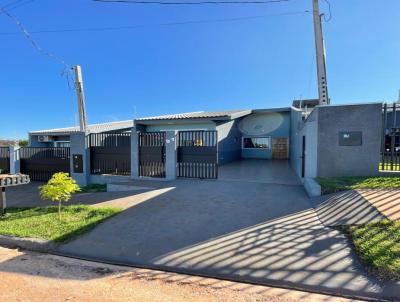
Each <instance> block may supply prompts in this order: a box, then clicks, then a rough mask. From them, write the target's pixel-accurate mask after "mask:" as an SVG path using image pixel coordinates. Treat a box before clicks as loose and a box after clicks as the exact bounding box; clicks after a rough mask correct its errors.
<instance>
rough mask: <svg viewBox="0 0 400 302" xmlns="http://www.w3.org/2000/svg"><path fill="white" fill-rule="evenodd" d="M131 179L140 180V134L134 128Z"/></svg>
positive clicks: (132, 134)
mask: <svg viewBox="0 0 400 302" xmlns="http://www.w3.org/2000/svg"><path fill="white" fill-rule="evenodd" d="M131 177H132V179H138V178H139V132H138V129H137V128H134V130H132V133H131Z"/></svg>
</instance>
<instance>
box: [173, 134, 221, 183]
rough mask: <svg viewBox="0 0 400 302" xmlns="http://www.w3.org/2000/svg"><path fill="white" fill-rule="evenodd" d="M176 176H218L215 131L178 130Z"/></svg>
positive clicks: (215, 177)
mask: <svg viewBox="0 0 400 302" xmlns="http://www.w3.org/2000/svg"><path fill="white" fill-rule="evenodd" d="M177 146H178V176H179V177H188V178H203V179H217V178H218V137H217V131H179V132H178V138H177Z"/></svg>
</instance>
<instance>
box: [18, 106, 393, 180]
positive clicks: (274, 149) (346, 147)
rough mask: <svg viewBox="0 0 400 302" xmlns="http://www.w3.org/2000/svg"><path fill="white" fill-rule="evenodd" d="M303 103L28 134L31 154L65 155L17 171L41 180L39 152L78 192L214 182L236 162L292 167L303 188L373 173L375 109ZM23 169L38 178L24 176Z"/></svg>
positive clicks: (377, 153) (377, 132) (377, 139)
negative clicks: (122, 184)
mask: <svg viewBox="0 0 400 302" xmlns="http://www.w3.org/2000/svg"><path fill="white" fill-rule="evenodd" d="M305 104H306V102H297V103H295V104H294V105H298V107H300V108H297V106H291V107H283V108H265V109H239V110H224V111H213V112H203V111H201V112H189V113H181V114H171V115H161V116H153V117H145V118H138V119H135V120H131V121H121V122H113V123H106V124H97V125H90V126H89V129H88V131H87V133H82V132H80V131H79V129H78V127H71V128H61V129H50V130H42V131H32V132H30V133H29V140H30V146H31V147H54V146H56V147H57V146H58V147H60V146H70V148H69V149H68V150H67V151H68V152H67V153H65V154H64V153H62V154H58V151H57V150H54V152H53V151H49V152H47V151H46V152H44V151H43V152H41V151H40V150H39V151H38V150H24V149H21V152H20V155H21V157H20V158H21V171H22V170H23V169H25V170H24V171H22V172H24V173H26V174H29V175H35V173H36V174H37V175H39V176H40V175H43V171H42V170H40V169H47V170H48V167H49V166H46V165H44V164H40V165H37V164H36V161H37V159H38V158H39V155H38V152H39V153H40V152H41V153H40V156H41V157H44V158H46V160H47V159H48V157H51V158H50V159H48V160H49V162H51V163H52V164H51V165H52V166H51V167H52V168H54V169H59V168H57V167H56V166H55V165H54V163H53V159H52V158H58V159H59V161H60V165H59V166H60V169H61V167H62V169H63V171H64V170H68V171H70V173H71V175H72V176H73V177H74V178H75V179H76V180H77V181H78V182H79V183H80V184H83V185H84V184H87V183H100V182H107V181H108V180H110V181H115V178H114V180H112V179H111V178H110V177H111V176H110V175H112V176H115V175H118V176H121V177H125V178H126V177H128V178H132V179H158V180H160V179H164V180H171V179H175V178H177V177H184V178H188V177H189V178H199V179H217V178H218V167H220V166H223V165H229V163H231V162H234V161H239V160H242V161H241V163H242V164H244V165H248V164H251V163H250V161H245V160H253V161H252V162H253V163H254V162H255V161H254V159H257V160H265V161H263V162H262V164H260V166H259V167H258V166H257V165H255V166H254V164H253V167H256V168H257V169H258V168H259V169H260V171H256V173H254V175H258V174H259V173H262V169H264V168H265V167H266V166H270V167H271V165H269V164H266V165H265V163H266V162H267V161H275V160H276V161H278V160H279V162H280V163H283V162H286V163H284V166H285V167H286V166H287V167H289V166H290V167H292V169H293V171H294V172H295V173H296V174H297V175H298V176H299V178H300V179H301V180H302V181H305V180H306V179H311V178H314V177H318V176H321V177H336V176H370V175H377V174H378V173H379V167H380V166H381V164H380V163H382V154H381V147H382V142H384V140H383V136H382V134H383V133H384V128H385V126H384V124H383V123H382V117H383V116H382V103H360V104H346V105H315V104H314V103H313V102H312V101H310V102H308V103H307V106H308V105H310V106H311V107H312V109H311V110H310V111H307V112H305V108H303V105H305ZM31 149H34V148H31ZM28 151H29V152H28ZM31 154H34V156H33V155H32V156H31ZM30 161H32V163H31V162H30ZM270 163H272V162H270ZM276 163H278V162H276ZM286 164H287V165H286ZM29 167H35V169H36V170H37V171H36V170H35V171H30V170H29V169H28V168H29ZM230 167H232V165H231V166H230ZM263 167H264V168H263ZM275 167H276V165H275ZM32 169H33V168H32ZM39 170H40V171H39ZM47 170H46V171H47ZM274 171H279V169H277V168H276V169H275V170H274ZM274 173H275V172H274ZM38 180H39V179H38Z"/></svg>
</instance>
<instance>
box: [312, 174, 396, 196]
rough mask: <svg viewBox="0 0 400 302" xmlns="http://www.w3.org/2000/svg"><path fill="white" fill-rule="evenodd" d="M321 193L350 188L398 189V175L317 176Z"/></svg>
mask: <svg viewBox="0 0 400 302" xmlns="http://www.w3.org/2000/svg"><path fill="white" fill-rule="evenodd" d="M316 181H317V182H318V183H319V184H320V186H321V190H322V194H329V193H335V192H338V191H343V190H350V189H399V188H400V177H334V178H322V177H317V178H316Z"/></svg>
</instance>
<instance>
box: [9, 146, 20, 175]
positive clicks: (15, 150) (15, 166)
mask: <svg viewBox="0 0 400 302" xmlns="http://www.w3.org/2000/svg"><path fill="white" fill-rule="evenodd" d="M19 149H20V148H19V147H14V146H10V174H17V173H20V169H21V168H20V156H19Z"/></svg>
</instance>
